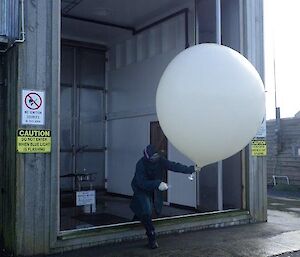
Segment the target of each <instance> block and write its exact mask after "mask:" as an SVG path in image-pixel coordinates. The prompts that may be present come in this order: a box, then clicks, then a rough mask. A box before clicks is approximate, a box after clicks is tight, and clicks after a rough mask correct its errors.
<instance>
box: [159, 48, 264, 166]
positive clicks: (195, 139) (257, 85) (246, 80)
mask: <svg viewBox="0 0 300 257" xmlns="http://www.w3.org/2000/svg"><path fill="white" fill-rule="evenodd" d="M156 109H157V115H158V120H159V122H160V125H161V128H162V130H163V131H164V133H165V135H166V136H167V138H168V139H169V140H170V142H171V143H172V144H173V145H174V146H175V147H176V148H177V149H178V150H179V151H181V152H182V153H183V154H185V155H186V156H187V157H189V158H190V159H191V160H193V161H194V162H195V163H196V164H198V165H199V166H200V167H203V166H205V165H207V164H210V163H213V162H216V161H220V160H223V159H225V158H227V157H230V156H231V155H233V154H235V153H237V152H238V151H240V150H241V149H243V148H244V147H245V146H246V145H247V144H248V143H249V142H250V141H251V139H252V138H253V137H254V136H255V134H256V132H257V130H258V128H259V127H260V124H261V122H262V120H263V118H264V113H265V92H264V86H263V83H262V80H261V78H260V76H259V74H258V72H257V71H256V70H255V68H254V67H253V66H252V64H251V63H250V62H249V61H248V60H247V59H246V58H245V57H243V56H242V55H241V54H239V53H238V52H236V51H234V50H232V49H230V48H228V47H225V46H221V45H217V44H200V45H197V46H193V47H190V48H188V49H186V50H184V51H183V52H181V53H179V54H178V55H177V56H176V57H175V58H174V59H173V60H172V61H171V63H170V64H169V65H168V66H167V68H166V70H165V71H164V73H163V75H162V77H161V80H160V82H159V86H158V89H157V93H156Z"/></svg>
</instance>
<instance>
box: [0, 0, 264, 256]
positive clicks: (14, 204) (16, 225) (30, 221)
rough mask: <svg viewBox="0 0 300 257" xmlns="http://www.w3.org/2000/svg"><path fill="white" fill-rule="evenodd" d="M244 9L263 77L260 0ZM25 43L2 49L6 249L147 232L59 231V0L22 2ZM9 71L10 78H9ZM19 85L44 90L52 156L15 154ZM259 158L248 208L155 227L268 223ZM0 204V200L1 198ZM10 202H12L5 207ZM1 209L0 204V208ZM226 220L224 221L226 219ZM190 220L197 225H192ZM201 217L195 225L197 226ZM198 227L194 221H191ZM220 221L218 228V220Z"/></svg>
mask: <svg viewBox="0 0 300 257" xmlns="http://www.w3.org/2000/svg"><path fill="white" fill-rule="evenodd" d="M242 2H243V3H245V4H244V5H243V7H244V14H245V16H244V22H245V28H244V30H245V35H246V36H245V38H244V40H245V46H244V49H245V52H244V54H245V55H246V56H247V57H248V59H249V60H250V61H251V62H252V63H253V64H254V66H256V68H257V69H258V70H259V72H260V73H261V74H263V59H262V58H263V48H262V45H263V44H262V0H255V1H253V0H247V1H242ZM25 20H26V41H25V43H23V44H21V45H18V46H15V47H14V48H13V49H12V50H11V51H12V52H11V54H10V53H8V54H6V58H7V67H8V68H9V70H10V71H9V74H8V75H9V76H10V78H11V80H10V79H8V83H9V84H8V87H9V92H8V99H9V101H8V103H7V110H6V112H7V114H8V115H7V120H8V123H7V127H6V133H7V145H6V151H7V153H8V155H9V157H7V158H6V160H5V162H6V165H7V166H6V169H5V174H4V176H6V179H7V181H9V183H8V184H7V188H9V191H8V193H7V196H5V197H6V200H5V201H6V204H7V205H6V207H7V208H8V209H6V210H5V212H7V213H8V214H9V217H8V216H6V217H4V219H5V220H6V221H7V227H5V228H4V227H2V228H1V232H2V231H3V230H5V231H4V233H3V232H2V233H3V234H4V236H5V237H6V238H7V242H6V243H7V246H8V247H9V248H10V249H11V250H12V251H13V252H14V253H15V254H16V255H27V256H31V255H34V254H41V253H49V252H58V251H63V250H70V249H74V248H80V247H86V246H91V245H96V244H101V243H103V242H113V241H115V242H116V241H120V240H122V239H126V238H127V239H128V238H131V239H132V238H137V237H142V236H144V232H143V231H142V230H141V229H140V228H137V227H128V228H126V227H125V228H122V229H119V230H118V229H116V230H110V231H105V230H104V231H98V230H94V231H88V232H87V233H86V234H84V233H82V232H74V233H73V234H72V233H69V234H64V233H61V232H59V224H58V223H59V165H58V164H59V117H60V116H59V110H60V108H59V84H60V25H61V24H60V1H59V0H58V1H49V0H38V1H25ZM9 76H8V77H9ZM22 89H35V90H43V91H45V96H46V97H45V100H46V109H45V112H46V114H45V115H46V119H45V120H46V122H45V126H39V127H38V128H43V129H51V132H52V151H51V154H16V152H15V146H16V144H15V143H16V142H15V141H16V130H17V129H18V128H20V127H26V128H37V127H33V126H22V125H21V115H20V113H21V104H22V103H21V93H22ZM265 167H266V166H265V160H264V158H252V157H251V156H250V157H249V169H248V173H249V176H248V190H249V194H248V195H249V199H248V203H249V206H248V208H249V210H250V214H251V217H250V216H249V215H248V212H247V211H245V212H242V213H241V214H238V215H240V216H238V217H239V218H237V217H236V216H233V215H232V214H231V215H230V214H228V213H224V214H222V215H220V216H217V217H215V218H213V217H212V219H211V220H210V221H207V219H205V220H202V221H199V220H197V219H199V218H194V220H193V219H192V220H190V219H189V220H185V221H186V224H184V223H182V222H181V221H180V223H176V222H175V223H174V226H173V227H172V226H170V227H166V226H163V225H162V226H159V223H158V224H157V225H158V231H159V232H161V233H168V232H170V231H175V230H176V229H183V227H182V226H183V224H184V226H185V229H186V230H188V229H190V230H192V229H193V228H194V227H198V228H205V227H214V226H215V227H218V226H224V225H233V224H243V223H245V222H246V223H247V222H250V221H251V220H252V221H265V220H266V189H265V186H266V172H265V170H266V169H265ZM5 201H3V202H5ZM1 206H2V205H1ZM8 206H10V207H8ZM2 208H5V206H2ZM224 217H225V218H224ZM193 222H194V223H193ZM197 222H200V223H197ZM195 224H198V225H195ZM222 224H223V225H222Z"/></svg>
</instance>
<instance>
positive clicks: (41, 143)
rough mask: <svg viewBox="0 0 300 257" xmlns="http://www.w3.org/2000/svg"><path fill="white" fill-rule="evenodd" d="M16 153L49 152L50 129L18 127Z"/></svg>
mask: <svg viewBox="0 0 300 257" xmlns="http://www.w3.org/2000/svg"><path fill="white" fill-rule="evenodd" d="M17 152H18V153H50V152H51V131H50V130H48V129H46V130H40V129H19V130H18V134H17Z"/></svg>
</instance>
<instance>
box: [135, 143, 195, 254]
mask: <svg viewBox="0 0 300 257" xmlns="http://www.w3.org/2000/svg"><path fill="white" fill-rule="evenodd" d="M164 170H171V171H175V172H180V173H186V174H192V173H194V172H195V171H196V170H195V167H194V166H185V165H182V164H180V163H176V162H171V161H168V160H167V159H165V158H164V157H162V156H161V155H160V154H159V153H158V151H157V150H156V149H155V147H154V146H153V145H148V146H147V147H146V148H145V150H144V156H143V157H142V158H141V159H140V160H139V161H138V162H137V164H136V170H135V175H134V177H133V179H132V182H131V187H132V189H133V198H132V201H131V204H130V208H131V210H132V211H133V212H134V214H135V216H134V220H140V221H141V223H142V224H143V226H144V228H145V229H146V235H147V237H148V246H149V247H150V248H151V249H155V248H157V247H158V244H157V241H156V236H155V228H154V226H153V223H152V206H153V195H154V194H155V193H158V195H159V193H161V192H162V191H165V190H167V189H168V185H167V184H166V183H165V182H163V181H162V175H163V171H164ZM160 195H161V194H160ZM154 205H155V211H156V213H157V214H158V215H159V214H160V212H161V209H162V205H163V201H162V197H160V198H158V201H155V202H154Z"/></svg>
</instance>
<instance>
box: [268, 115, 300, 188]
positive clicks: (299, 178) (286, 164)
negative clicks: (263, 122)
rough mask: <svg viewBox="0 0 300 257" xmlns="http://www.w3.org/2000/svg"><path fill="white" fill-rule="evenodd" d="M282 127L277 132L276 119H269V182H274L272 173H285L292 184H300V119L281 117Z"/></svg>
mask: <svg viewBox="0 0 300 257" xmlns="http://www.w3.org/2000/svg"><path fill="white" fill-rule="evenodd" d="M280 127H281V129H280V133H279V134H277V133H275V128H276V121H275V120H272V121H267V143H268V156H267V172H268V183H269V184H271V183H272V175H284V176H288V177H289V179H290V183H291V184H296V185H300V156H298V151H297V150H298V148H299V147H300V119H296V118H294V119H281V121H280Z"/></svg>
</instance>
